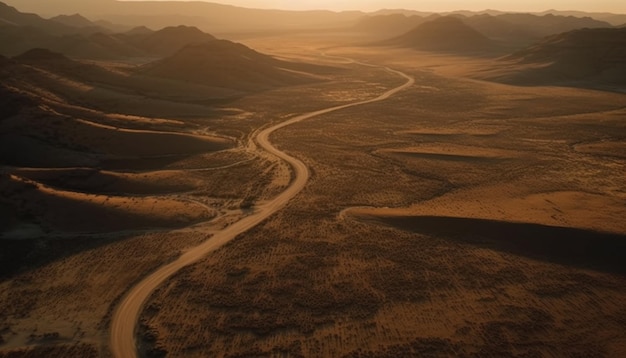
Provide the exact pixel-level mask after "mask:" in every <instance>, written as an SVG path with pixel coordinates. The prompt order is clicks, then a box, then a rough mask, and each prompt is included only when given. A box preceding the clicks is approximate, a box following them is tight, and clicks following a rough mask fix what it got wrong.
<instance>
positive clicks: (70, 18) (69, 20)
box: [50, 14, 97, 28]
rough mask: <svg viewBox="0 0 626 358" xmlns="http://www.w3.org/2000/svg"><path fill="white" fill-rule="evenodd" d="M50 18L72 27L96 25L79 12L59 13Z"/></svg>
mask: <svg viewBox="0 0 626 358" xmlns="http://www.w3.org/2000/svg"><path fill="white" fill-rule="evenodd" d="M50 20H52V21H55V22H58V23H61V24H64V25H67V26H72V27H79V28H80V27H97V25H96V24H95V23H93V22H91V21H89V20H88V19H87V18H85V17H83V16H82V15H80V14H74V15H59V16H55V17H53V18H51V19H50Z"/></svg>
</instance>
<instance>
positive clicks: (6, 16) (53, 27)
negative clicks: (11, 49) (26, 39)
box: [0, 2, 76, 35]
mask: <svg viewBox="0 0 626 358" xmlns="http://www.w3.org/2000/svg"><path fill="white" fill-rule="evenodd" d="M0 27H35V28H38V29H41V30H43V31H45V32H46V33H47V34H55V35H63V34H71V33H76V28H74V27H72V26H67V25H65V24H62V23H59V22H56V21H51V20H46V19H44V18H42V17H40V16H38V15H36V14H29V13H23V12H20V11H18V10H17V9H16V8H14V7H11V6H8V5H7V4H5V3H3V2H0Z"/></svg>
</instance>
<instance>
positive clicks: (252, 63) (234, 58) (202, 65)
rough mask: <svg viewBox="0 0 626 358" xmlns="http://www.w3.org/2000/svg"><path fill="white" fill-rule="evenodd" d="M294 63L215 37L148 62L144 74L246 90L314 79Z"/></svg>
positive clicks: (143, 70)
mask: <svg viewBox="0 0 626 358" xmlns="http://www.w3.org/2000/svg"><path fill="white" fill-rule="evenodd" d="M292 65H293V64H291V63H288V62H285V61H280V60H277V59H274V58H273V57H270V56H267V55H264V54H261V53H258V52H256V51H254V50H252V49H250V48H248V47H246V46H244V45H241V44H238V43H234V42H230V41H226V40H214V41H210V42H205V43H199V44H192V45H188V46H186V47H184V48H183V49H181V50H180V51H178V52H177V53H176V54H174V55H172V56H170V57H167V58H164V59H162V60H159V61H157V62H154V63H151V64H148V65H145V66H144V67H143V69H142V71H141V73H142V74H144V75H149V76H157V77H162V78H168V79H173V80H179V81H185V82H192V83H199V84H204V85H208V86H212V87H224V88H233V89H238V90H245V91H254V90H263V89H268V88H272V87H278V86H284V85H291V84H297V83H303V82H306V81H311V79H310V77H307V76H305V75H303V74H302V73H301V72H295V71H292V70H288V69H287V68H289V67H291V66H292Z"/></svg>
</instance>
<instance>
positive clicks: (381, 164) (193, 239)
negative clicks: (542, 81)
mask: <svg viewBox="0 0 626 358" xmlns="http://www.w3.org/2000/svg"><path fill="white" fill-rule="evenodd" d="M334 38H335V39H337V37H334ZM241 41H242V42H243V43H245V44H246V45H248V46H250V47H252V48H255V49H257V50H259V51H261V52H265V53H270V54H274V55H277V56H280V57H282V58H288V59H297V60H305V61H307V62H313V63H319V64H324V65H332V66H335V67H337V68H339V69H341V70H338V71H335V72H326V73H324V74H322V75H321V76H323V78H324V80H323V81H321V82H315V83H312V84H304V85H299V86H292V87H283V88H280V89H275V90H269V91H265V92H261V93H257V94H254V95H249V96H245V97H241V98H238V99H236V100H229V101H227V102H226V103H221V104H219V105H216V104H215V103H210V104H206V105H201V104H198V101H192V102H193V103H190V101H185V100H184V98H183V99H178V100H176V99H173V98H172V97H169V98H168V100H167V101H163V100H160V99H153V100H151V102H150V103H152V104H153V105H151V106H147V107H146V108H148V111H147V113H138V112H141V111H140V109H138V107H137V106H135V105H133V104H134V103H135V100H136V99H135V98H133V97H132V96H129V95H127V94H119V93H117V94H116V93H112V92H111V91H110V90H109V89H107V90H106V91H105V90H104V89H102V90H99V89H97V88H93V87H97V86H94V84H82V85H81V84H76V83H72V84H71V86H69V85H68V84H67V83H66V84H64V86H65V87H64V88H70V89H71V90H72V91H79V92H80V91H82V93H84V96H85V100H84V101H85V102H89V101H98V100H101V99H102V98H115V101H111V103H116V104H117V106H119V107H117V108H116V107H110V106H109V107H108V110H107V111H101V112H94V111H91V110H87V109H85V108H78V107H76V106H74V107H72V106H66V107H64V108H65V110H66V111H67V112H66V114H67V115H70V116H72V117H74V118H75V117H78V118H83V120H82V122H80V124H81V125H82V126H85V127H84V128H83V129H82V130H81V135H80V136H77V138H83V139H84V138H86V137H85V135H87V134H89V133H94V134H93V138H92V139H90V145H94V144H93V143H98V142H97V138H98V134H97V133H100V132H101V131H105V130H106V131H114V132H121V133H118V135H125V133H126V134H128V133H132V135H135V136H140V137H139V138H141V140H144V141H147V142H149V143H152V142H151V141H159V140H161V139H163V138H154V136H153V135H151V134H150V133H151V132H150V131H155V130H160V131H168V132H172V133H170V134H169V135H171V136H173V137H176V138H178V137H179V136H181V135H184V136H197V138H196V137H194V138H196V140H197V142H194V143H196V146H193V143H192V144H189V145H190V146H192V147H193V148H187V149H186V150H184V151H182V150H181V152H180V153H175V154H177V155H175V156H172V157H170V158H169V159H167V160H165V159H164V158H163V153H156V154H157V157H158V158H157V159H159V160H158V161H156V162H154V163H153V164H152V165H147V166H146V164H145V161H143V160H140V159H145V158H146V157H151V156H154V155H155V153H150V152H146V153H141V154H142V155H141V156H136V157H128V156H126V157H125V153H118V154H119V155H118V156H116V157H115V158H114V159H113V160H110V161H105V162H104V163H105V165H104V167H103V168H99V169H98V170H85V169H80V168H76V169H74V170H70V169H58V168H56V169H55V168H46V169H32V168H26V167H9V168H3V174H4V175H6V176H8V178H9V179H8V180H7V181H5V183H8V184H6V186H9V187H10V188H9V189H10V190H9V189H6V188H0V189H3V190H9V192H11V190H14V188H15V187H19V188H20V189H19V190H22V191H28V192H29V194H28V195H29V196H30V197H32V198H33V199H31V200H27V201H25V202H17V203H14V202H9V204H11V205H18V207H20V208H21V209H22V210H23V211H24V212H26V213H30V214H31V215H33V216H36V217H37V218H39V219H38V220H39V222H42V223H46V225H44V226H43V227H32V226H28V227H23V226H20V225H19V223H16V222H17V221H18V219H14V221H15V222H13V221H12V222H11V223H10V224H11V225H14V226H15V229H14V230H12V231H10V232H9V233H8V234H7V235H12V236H13V237H15V238H20V237H23V238H22V239H21V240H2V241H0V244H1V245H2V250H1V251H0V253H8V252H11V253H12V255H11V256H9V255H2V254H0V256H1V260H2V272H0V277H2V279H1V280H0V337H1V339H0V344H1V345H0V357H22V356H26V357H28V356H41V355H46V356H49V357H55V356H56V357H65V356H72V355H73V356H85V357H88V356H93V357H97V356H104V357H106V356H109V355H110V352H109V350H108V347H107V344H108V324H109V320H110V315H111V312H112V310H113V309H114V308H115V304H116V302H118V300H119V299H120V297H121V296H122V295H123V294H124V293H125V292H126V291H127V289H128V288H129V287H130V286H132V284H133V283H134V282H137V281H138V280H140V279H141V278H142V277H144V276H146V274H147V273H149V272H151V271H153V270H154V269H155V268H157V267H159V266H160V265H161V264H163V263H164V262H167V261H169V260H172V259H173V258H175V257H176V256H178V255H179V254H180V253H181V252H184V251H185V249H186V248H189V247H192V246H194V245H197V244H199V243H200V242H201V241H203V240H206V239H207V238H208V237H210V235H211V233H212V232H214V231H215V230H218V229H220V228H223V227H225V226H226V225H229V224H230V223H232V222H234V221H235V220H237V219H238V218H241V217H242V216H245V215H246V213H247V210H248V209H249V208H250V207H251V206H254V204H255V203H262V202H263V201H266V200H268V199H270V198H272V197H274V196H275V195H277V194H278V193H280V192H281V191H282V190H283V189H284V188H285V187H286V186H287V185H288V184H289V181H290V178H291V174H290V171H289V168H288V167H286V166H285V164H284V163H280V162H279V161H277V160H276V159H273V158H271V157H267V156H264V155H262V154H261V153H259V152H258V151H256V150H255V148H254V143H253V142H251V141H250V138H252V136H253V134H254V133H255V131H257V130H258V129H260V128H264V127H267V126H268V125H270V124H272V123H277V122H279V121H284V120H286V119H288V118H291V117H293V116H295V115H298V114H301V113H305V112H309V111H313V110H318V109H323V108H326V107H329V106H332V105H337V104H342V103H349V102H354V101H359V100H366V99H369V98H372V97H376V96H377V95H379V94H381V93H383V92H385V91H386V90H388V89H390V88H393V87H395V86H398V85H400V84H402V83H403V81H404V80H403V79H402V78H401V77H399V76H397V75H394V74H392V73H390V72H388V71H386V70H385V69H384V68H381V67H371V66H366V65H364V64H359V63H351V62H350V61H348V60H347V58H350V59H353V60H357V61H360V62H365V63H369V64H372V65H377V66H389V67H391V68H393V69H396V70H399V71H402V72H404V73H406V74H408V75H410V76H413V77H414V78H415V80H416V84H415V85H414V86H413V87H411V88H409V89H408V90H405V91H403V92H401V93H399V94H397V95H396V96H394V97H392V98H390V99H388V100H386V101H384V102H379V103H373V104H368V105H364V106H359V107H355V108H349V109H346V110H342V111H338V112H335V113H331V114H328V115H323V116H319V117H316V118H313V119H311V120H307V121H304V122H301V123H298V124H295V125H293V126H290V127H287V128H284V129H281V130H280V131H278V132H277V133H275V134H274V135H273V136H272V138H271V139H272V142H273V143H274V144H275V145H276V146H277V147H278V148H280V149H281V150H283V151H286V152H287V153H289V154H290V155H293V156H295V157H297V158H299V159H300V160H302V161H303V162H304V163H305V164H307V166H308V167H309V168H310V170H311V172H312V176H311V180H310V182H309V184H308V186H307V187H306V188H305V189H304V191H303V192H302V193H300V194H299V195H298V196H297V197H296V198H295V199H294V200H292V201H291V202H290V204H289V205H288V207H287V208H286V209H284V210H282V211H281V212H279V213H278V214H276V215H274V216H273V217H271V218H270V219H269V220H267V221H266V222H264V223H262V224H261V225H259V226H258V227H256V228H255V229H253V230H251V231H249V232H247V233H245V234H242V235H241V236H239V237H238V238H237V239H236V240H234V241H232V242H231V243H229V244H228V245H226V246H225V247H223V248H222V249H220V250H218V251H217V252H215V253H213V254H211V255H209V256H208V257H206V258H205V259H203V260H201V261H200V262H199V263H197V264H195V265H193V266H190V267H188V268H186V269H184V270H183V271H181V272H180V273H178V274H177V275H175V276H174V277H173V278H172V279H170V280H169V281H168V282H167V283H166V284H165V285H163V286H162V287H160V288H159V289H158V290H157V292H156V293H155V294H154V295H153V297H152V298H151V299H150V301H149V302H148V303H147V305H146V308H145V310H144V312H143V315H142V318H141V320H140V330H139V332H137V336H138V341H139V342H140V343H141V344H140V349H141V352H142V354H143V355H145V356H149V357H151V356H154V357H160V356H168V357H207V356H211V357H302V356H303V357H411V356H414V357H447V356H465V357H472V356H476V357H507V356H511V357H513V356H520V357H561V356H568V357H577V356H578V357H620V356H624V355H626V335H625V334H624V332H626V276H625V275H626V260H625V259H624V258H625V255H626V224H625V223H624V220H623V219H624V218H625V217H626V181H625V179H624V172H625V168H626V154H625V151H626V123H625V122H624V117H625V116H626V96H625V95H624V94H622V93H618V92H610V91H598V90H591V89H584V88H574V87H547V86H543V87H531V86H525V87H518V86H511V85H504V84H496V83H491V82H486V81H480V80H477V79H474V78H473V77H472V75H473V74H475V73H476V72H477V71H479V70H480V69H481V68H483V67H484V66H490V64H491V61H493V60H492V59H488V58H475V57H474V58H464V57H460V56H450V55H433V54H427V53H420V52H417V51H409V50H399V49H380V48H378V49H373V48H358V47H346V46H345V45H344V46H341V47H339V46H338V45H337V43H332V42H329V41H325V40H323V39H322V40H320V36H319V34H316V35H315V36H313V35H299V36H292V37H265V38H247V39H242V40H241ZM358 41H359V39H352V40H351V41H346V42H347V43H349V42H358ZM346 42H344V43H346ZM188 90H189V89H188ZM181 91H182V89H181ZM189 91H190V92H191V90H189ZM94 96H103V97H98V98H95V97H94ZM157 105H158V107H157ZM57 108H58V106H57ZM131 109H132V110H131ZM57 110H58V109H57ZM120 113H125V115H121V114H120ZM181 113H184V118H182V116H181V117H177V116H178V115H180V114H181ZM151 117H158V118H160V120H157V121H154V120H150V118H151ZM183 119H184V120H183ZM72 128H75V126H72ZM68 135H71V133H70V134H68ZM159 135H165V134H159ZM176 138H165V139H164V142H167V141H168V140H177V139H176ZM203 138H204V139H203ZM209 140H210V141H212V142H211V143H213V144H211V147H210V149H207V147H203V144H202V142H203V141H209ZM222 141H224V142H222ZM218 142H219V143H222V144H219V145H217V144H215V143H218ZM107 143H108V144H110V142H103V143H102V144H101V145H103V146H105V145H106V144H107ZM224 143H228V144H224ZM216 145H217V147H215V146H216ZM222 145H224V146H226V147H221V146H222ZM141 147H142V148H147V147H151V148H153V146H150V145H147V146H146V145H144V146H141ZM115 148H119V147H115ZM159 148H161V149H162V147H159ZM106 149H107V150H108V151H111V150H112V149H111V148H106ZM103 150H104V149H103ZM132 151H133V152H134V153H136V149H133V150H132ZM164 160H165V161H164ZM140 162H141V163H142V164H141V165H140V166H136V165H139V164H138V163H140ZM157 168H158V169H157ZM85 177H88V180H84V178H85ZM72 178H80V180H72ZM16 200H17V199H16ZM59 202H62V205H63V206H64V207H69V208H70V210H73V211H70V213H69V214H67V215H60V214H58V213H54V212H53V213H52V214H42V212H44V211H42V210H41V206H50V207H54V206H55V205H61V204H59ZM33 203H35V204H33ZM95 204H98V205H95ZM20 205H21V206H20ZM0 210H3V207H1V206H0ZM45 212H46V213H49V211H45ZM81 215H84V216H81ZM94 216H95V217H98V218H101V221H97V220H96V221H91V220H89V221H86V220H84V218H85V217H94ZM79 224H84V225H85V226H86V227H81V226H80V225H79ZM111 225H113V227H114V228H115V232H110V230H109V228H110V227H111ZM69 228H73V230H69ZM76 228H79V229H80V230H78V231H79V232H76ZM105 228H106V230H105ZM32 230H42V231H44V232H46V233H47V236H46V237H48V238H47V239H28V237H29V235H28V234H29V233H31V234H32ZM20 253H23V254H24V255H26V253H28V255H27V256H20ZM18 258H19V260H18ZM16 262H19V263H20V265H19V266H16ZM24 347H28V348H24Z"/></svg>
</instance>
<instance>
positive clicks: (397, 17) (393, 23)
mask: <svg viewBox="0 0 626 358" xmlns="http://www.w3.org/2000/svg"><path fill="white" fill-rule="evenodd" d="M424 21H427V20H426V19H425V18H424V17H421V16H417V15H411V16H407V15H405V14H397V13H396V14H389V15H375V16H366V17H363V18H361V19H360V20H359V21H358V22H357V23H356V24H355V25H354V27H352V30H354V31H358V32H367V33H370V34H377V35H380V36H393V35H399V34H403V33H406V32H407V31H409V30H411V29H413V28H415V27H416V26H417V25H419V24H421V23H423V22H424Z"/></svg>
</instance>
